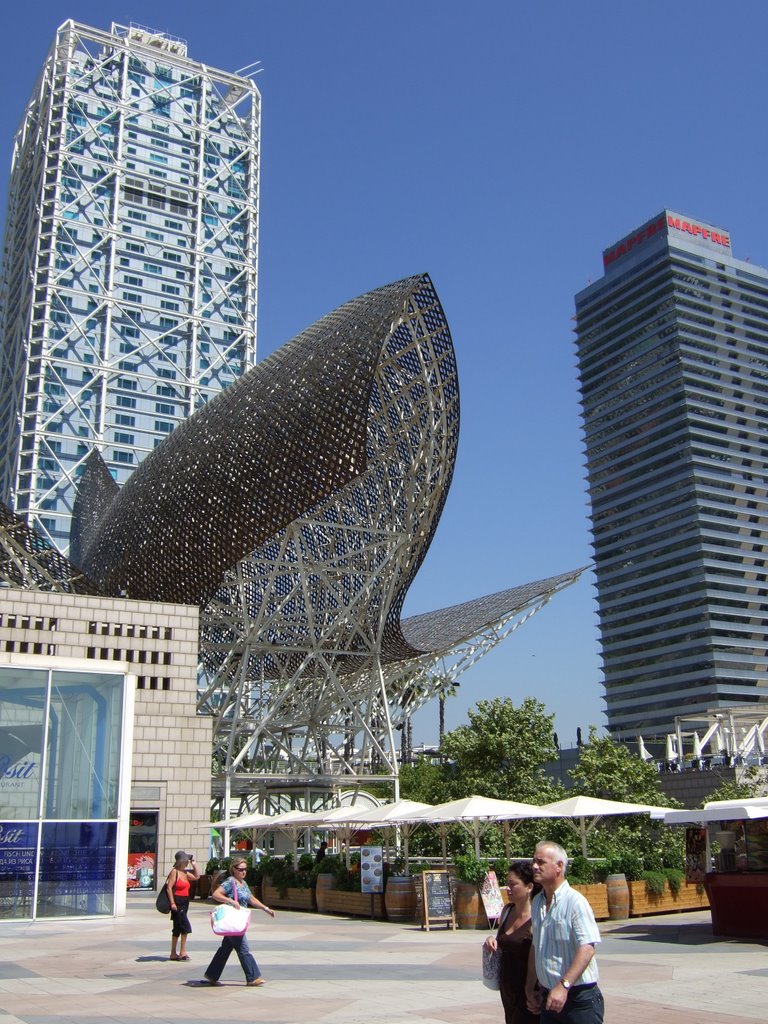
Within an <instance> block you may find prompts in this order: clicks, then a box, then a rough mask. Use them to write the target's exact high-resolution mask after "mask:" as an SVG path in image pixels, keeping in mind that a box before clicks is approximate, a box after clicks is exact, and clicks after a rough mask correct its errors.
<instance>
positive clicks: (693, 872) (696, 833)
mask: <svg viewBox="0 0 768 1024" xmlns="http://www.w3.org/2000/svg"><path fill="white" fill-rule="evenodd" d="M706 877H707V830H706V828H700V827H699V826H697V825H691V826H689V827H688V828H687V829H686V830H685V880H686V882H703V881H704V879H705V878H706Z"/></svg>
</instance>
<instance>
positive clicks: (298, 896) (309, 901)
mask: <svg viewBox="0 0 768 1024" xmlns="http://www.w3.org/2000/svg"><path fill="white" fill-rule="evenodd" d="M261 888H262V895H261V897H260V899H261V902H262V903H265V904H266V905H267V906H268V907H278V908H280V909H282V910H304V911H312V910H317V904H316V903H315V890H314V889H294V888H292V887H290V886H289V887H288V889H287V890H286V893H285V896H281V895H280V890H279V889H278V888H277V886H275V885H273V884H272V882H271V881H270V880H269V879H268V878H265V879H264V880H263V882H262V884H261Z"/></svg>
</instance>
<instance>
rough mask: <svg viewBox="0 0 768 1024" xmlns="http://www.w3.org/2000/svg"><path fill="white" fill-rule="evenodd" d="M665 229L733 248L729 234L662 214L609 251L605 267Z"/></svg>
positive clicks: (606, 254)
mask: <svg viewBox="0 0 768 1024" xmlns="http://www.w3.org/2000/svg"><path fill="white" fill-rule="evenodd" d="M665 228H667V229H669V228H672V229H673V230H675V231H684V232H685V233H686V234H688V235H691V236H692V237H693V238H703V239H705V240H707V241H710V242H715V243H716V244H717V245H723V246H726V247H727V248H730V246H731V240H730V238H729V237H728V235H727V234H725V233H724V232H722V231H713V230H712V229H711V228H705V227H704V225H703V224H697V223H696V222H695V221H687V220H683V219H682V218H681V217H675V216H674V215H673V214H671V213H668V214H662V215H661V216H660V217H657V219H656V220H652V221H649V222H648V224H646V225H645V226H644V227H642V228H640V230H639V231H637V232H635V234H633V235H629V237H627V238H625V239H624V240H623V241H622V242H619V244H618V245H616V246H614V248H613V249H607V250H606V251H605V252H604V253H603V266H604V267H609V266H610V265H611V264H612V263H615V262H616V260H618V259H621V257H622V256H626V255H627V253H630V252H632V250H633V249H635V248H636V247H637V246H638V245H641V244H642V243H643V242H644V241H645V240H646V239H647V238H652V237H653V235H655V234H657V233H658V232H659V231H663V230H664V229H665Z"/></svg>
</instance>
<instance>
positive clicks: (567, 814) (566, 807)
mask: <svg viewBox="0 0 768 1024" xmlns="http://www.w3.org/2000/svg"><path fill="white" fill-rule="evenodd" d="M666 810H667V809H666V808H665V807H656V806H654V805H653V804H632V803H626V802H624V801H622V800H602V799H600V798H599V797H595V796H571V797H568V798H567V799H566V800H556V801H555V802H554V803H551V804H545V805H544V806H543V807H541V808H539V813H540V816H541V817H542V818H578V821H579V826H578V832H579V834H580V835H581V852H582V854H583V855H584V856H585V857H586V856H587V835H588V833H589V832H591V831H592V829H593V828H594V827H595V825H596V824H597V822H598V821H599V820H600V818H602V817H604V816H608V815H614V814H650V815H651V816H652V817H662V816H663V815H664V814H665V812H666ZM587 818H591V819H592V820H591V821H590V822H589V824H587ZM574 828H575V826H574Z"/></svg>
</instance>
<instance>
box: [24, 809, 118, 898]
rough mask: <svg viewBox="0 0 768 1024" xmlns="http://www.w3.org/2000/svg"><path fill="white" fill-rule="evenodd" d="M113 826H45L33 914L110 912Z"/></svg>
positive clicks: (99, 823) (97, 823)
mask: <svg viewBox="0 0 768 1024" xmlns="http://www.w3.org/2000/svg"><path fill="white" fill-rule="evenodd" d="M116 852H117V824H116V823H115V822H113V821H107V822H104V821H95V822H94V821H92V822H78V823H74V822H62V821H57V822H46V823H45V824H44V825H43V833H42V842H41V844H40V879H39V884H38V890H37V916H38V917H63V916H67V915H75V916H77V917H82V916H83V915H86V914H87V915H88V916H91V915H95V914H111V913H113V911H114V906H115V865H116V863H117V860H116Z"/></svg>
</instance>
